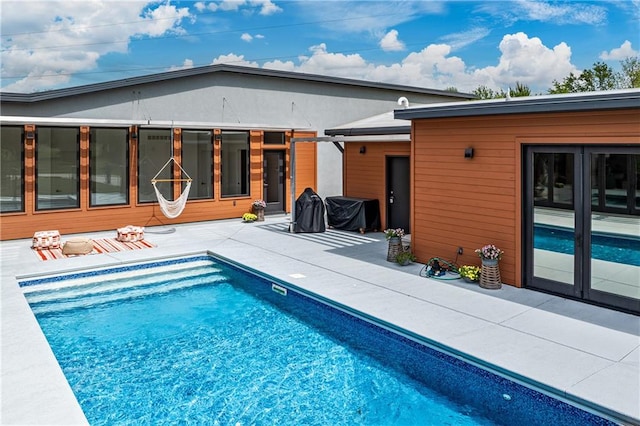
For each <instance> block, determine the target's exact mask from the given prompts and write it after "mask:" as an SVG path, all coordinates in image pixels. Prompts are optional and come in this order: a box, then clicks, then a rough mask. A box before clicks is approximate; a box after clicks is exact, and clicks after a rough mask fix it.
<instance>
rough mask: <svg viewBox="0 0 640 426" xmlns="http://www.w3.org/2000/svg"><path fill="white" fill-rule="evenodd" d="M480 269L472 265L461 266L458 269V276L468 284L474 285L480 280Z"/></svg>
mask: <svg viewBox="0 0 640 426" xmlns="http://www.w3.org/2000/svg"><path fill="white" fill-rule="evenodd" d="M481 270H482V269H481V268H480V267H479V266H474V265H462V266H461V267H460V268H459V269H458V273H459V274H460V278H462V279H463V280H465V281H466V282H468V283H475V282H478V281H479V280H480V272H481Z"/></svg>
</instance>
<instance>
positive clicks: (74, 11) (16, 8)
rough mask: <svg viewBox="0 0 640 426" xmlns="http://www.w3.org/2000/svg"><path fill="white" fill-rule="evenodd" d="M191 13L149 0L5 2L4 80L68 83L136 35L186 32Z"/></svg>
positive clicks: (23, 85) (22, 85)
mask: <svg viewBox="0 0 640 426" xmlns="http://www.w3.org/2000/svg"><path fill="white" fill-rule="evenodd" d="M25 5H28V10H29V13H25ZM189 17H190V15H189V12H188V9H187V8H176V7H175V6H173V5H170V4H168V3H166V4H160V5H158V4H157V3H155V2H152V3H149V2H148V1H133V0H132V1H127V2H99V1H92V2H88V1H67V0H60V1H58V0H56V1H54V0H49V1H46V0H45V1H30V2H28V3H25V2H22V1H3V2H2V14H1V15H0V20H1V21H0V22H1V26H2V33H3V37H2V52H1V53H0V62H1V63H2V79H3V80H5V81H8V80H9V81H12V83H10V84H8V85H5V86H4V87H3V90H6V91H20V92H32V91H36V90H41V89H45V88H47V89H48V88H51V87H56V86H59V85H62V84H65V83H67V82H68V81H69V80H70V78H71V75H72V74H75V73H82V72H87V71H90V70H93V69H95V68H96V67H97V63H98V60H99V59H100V58H101V57H102V56H104V55H107V54H113V53H126V52H127V51H128V48H129V42H130V41H131V40H132V39H133V38H134V37H157V36H161V35H166V34H182V33H183V32H184V30H183V28H182V26H181V23H182V20H183V19H185V18H189ZM7 79H8V80H7Z"/></svg>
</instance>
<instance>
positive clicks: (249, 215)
mask: <svg viewBox="0 0 640 426" xmlns="http://www.w3.org/2000/svg"><path fill="white" fill-rule="evenodd" d="M256 219H258V216H256V215H255V214H253V213H245V214H243V215H242V221H243V222H248V223H251V222H255V221H256Z"/></svg>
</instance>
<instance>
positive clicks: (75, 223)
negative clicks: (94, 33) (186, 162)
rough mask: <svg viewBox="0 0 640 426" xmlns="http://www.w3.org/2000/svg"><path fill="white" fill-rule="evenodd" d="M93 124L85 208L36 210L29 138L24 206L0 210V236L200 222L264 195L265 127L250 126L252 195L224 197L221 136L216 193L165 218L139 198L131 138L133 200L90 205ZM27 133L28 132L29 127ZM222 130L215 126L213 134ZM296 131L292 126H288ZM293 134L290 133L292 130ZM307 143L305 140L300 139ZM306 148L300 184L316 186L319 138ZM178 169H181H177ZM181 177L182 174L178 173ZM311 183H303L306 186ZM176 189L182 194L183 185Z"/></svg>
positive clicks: (238, 211) (242, 209)
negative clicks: (14, 210) (11, 210)
mask: <svg viewBox="0 0 640 426" xmlns="http://www.w3.org/2000/svg"><path fill="white" fill-rule="evenodd" d="M25 129H26V130H34V129H35V126H31V125H27V126H25ZM89 131H90V129H89V127H81V132H80V150H81V160H80V161H81V162H80V173H81V177H80V179H81V190H80V200H81V201H80V206H81V207H80V208H79V209H69V210H55V211H35V202H34V200H35V194H34V191H35V185H34V179H35V164H34V159H35V152H34V149H33V146H34V143H33V141H28V140H25V142H24V143H25V194H24V196H25V212H21V213H4V214H1V215H0V240H11V239H17V238H30V237H32V236H33V234H34V232H36V231H43V230H49V229H57V230H59V231H60V233H61V234H62V235H63V239H64V235H65V234H74V233H87V232H92V231H105V230H113V232H114V236H115V232H116V231H115V229H116V228H120V227H122V226H125V225H129V224H131V225H139V226H155V225H171V224H177V223H188V222H200V221H207V220H217V219H232V218H238V219H239V218H240V217H241V216H242V214H243V213H246V212H248V211H250V210H251V203H252V201H253V200H255V199H257V198H262V187H263V178H262V148H263V145H262V135H263V132H262V131H251V132H250V160H251V163H250V176H251V181H250V194H249V195H248V196H242V197H233V198H224V199H221V198H220V192H221V191H220V162H219V158H220V142H218V141H216V142H214V149H213V152H214V159H215V161H214V177H213V183H214V198H213V199H210V200H193V201H188V202H187V205H186V207H185V209H184V211H183V212H182V214H181V215H180V216H179V217H177V218H176V219H168V218H166V217H165V216H164V215H163V214H162V212H161V211H160V209H159V207H158V205H157V203H151V204H149V203H145V204H138V203H136V200H137V199H138V194H137V190H138V189H137V177H136V176H137V174H136V173H137V165H136V159H137V157H138V155H137V143H136V142H135V141H134V140H131V141H130V151H129V152H130V162H129V171H130V187H129V196H130V205H127V206H110V207H93V208H89V165H88V162H89V146H88V143H89V140H88V138H89V136H88V135H89ZM25 133H26V132H25ZM219 133H220V130H219V129H215V130H214V135H215V134H219ZM289 133H291V132H289ZM289 136H290V135H289ZM294 136H296V137H303V136H305V137H307V136H308V137H312V136H315V132H302V133H298V132H296V133H295V135H294ZM180 143H181V130H180V129H174V154H175V156H176V160H178V161H179V155H180V149H179V148H180ZM299 145H303V144H299ZM304 145H305V146H304V147H301V148H302V149H299V150H298V148H300V146H296V149H297V150H298V155H297V159H296V162H297V168H298V175H297V176H298V179H299V180H298V184H299V185H306V186H311V187H315V186H316V159H317V157H316V150H315V143H305V144H304ZM280 149H285V150H286V151H287V155H286V157H287V169H288V167H289V166H288V164H289V163H288V161H289V155H288V150H289V144H288V140H287V144H286V145H284V146H281V147H280ZM177 173H179V169H178V172H177ZM176 177H177V175H176ZM286 179H287V182H286V188H287V190H288V189H289V188H290V179H289V173H287V174H286ZM306 186H302V189H303V190H304V188H305V187H306ZM174 192H176V193H177V195H179V193H180V190H179V189H175V190H174ZM289 204H290V203H289V197H288V193H287V194H285V205H286V206H287V209H288V211H290V207H289V206H288V205H289Z"/></svg>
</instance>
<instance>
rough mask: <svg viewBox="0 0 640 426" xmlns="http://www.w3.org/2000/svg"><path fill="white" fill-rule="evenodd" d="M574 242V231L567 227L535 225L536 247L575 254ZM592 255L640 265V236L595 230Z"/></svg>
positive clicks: (611, 260) (592, 240) (592, 236)
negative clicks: (596, 231) (597, 231)
mask: <svg viewBox="0 0 640 426" xmlns="http://www.w3.org/2000/svg"><path fill="white" fill-rule="evenodd" d="M574 244H575V243H574V235H573V232H572V231H571V230H569V229H567V228H563V227H559V226H550V225H535V226H534V238H533V246H534V248H537V249H542V250H549V251H555V252H557V253H565V254H573V250H574ZM591 257H593V258H595V259H600V260H606V261H609V262H616V263H623V264H627V265H635V266H640V238H638V237H635V238H634V237H633V236H621V235H613V234H605V233H595V232H594V233H593V234H592V235H591Z"/></svg>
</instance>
